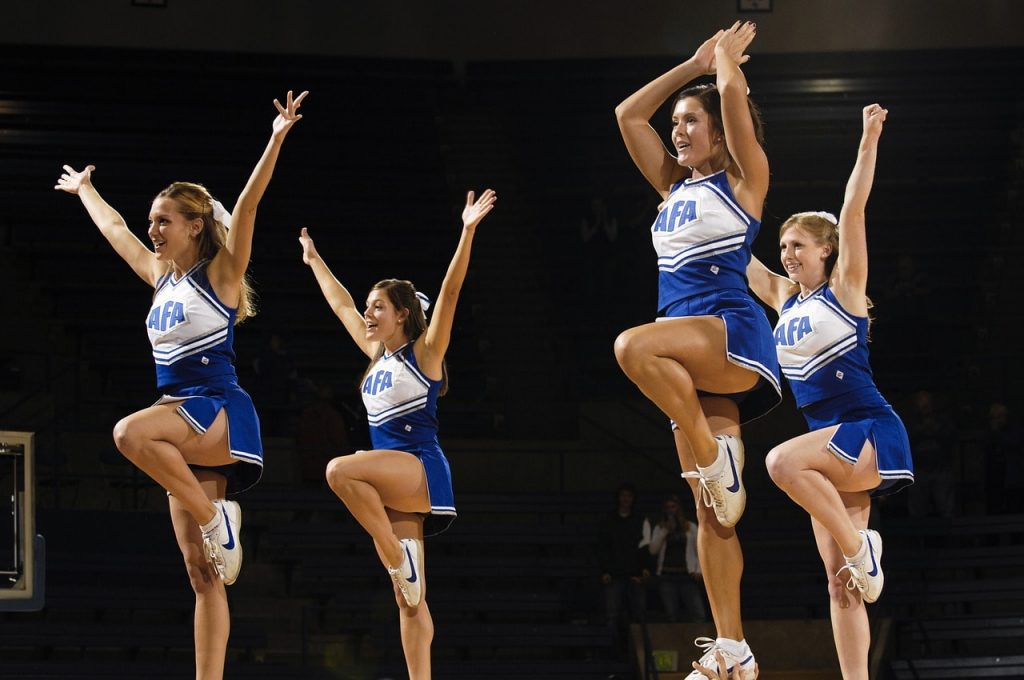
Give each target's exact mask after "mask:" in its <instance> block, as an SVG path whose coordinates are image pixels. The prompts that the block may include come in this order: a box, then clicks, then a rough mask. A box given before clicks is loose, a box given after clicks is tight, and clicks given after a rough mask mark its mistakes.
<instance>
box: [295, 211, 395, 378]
mask: <svg viewBox="0 0 1024 680" xmlns="http://www.w3.org/2000/svg"><path fill="white" fill-rule="evenodd" d="M299 244H300V245H301V246H302V261H303V262H305V263H306V264H308V265H309V268H310V269H312V270H313V275H314V276H315V277H316V282H317V283H319V284H320V290H321V291H322V292H323V294H324V298H326V299H327V304H329V305H330V306H331V309H332V310H333V311H334V314H335V315H336V316H337V317H338V318H339V319H340V320H341V324H342V325H343V326H344V327H345V330H346V331H348V334H349V335H351V336H352V339H353V340H354V341H355V343H356V344H357V345H359V349H361V350H362V351H363V354H365V355H366V356H368V357H370V358H371V359H372V358H373V357H375V356H376V355H377V345H378V344H379V343H376V342H371V341H369V340H367V339H366V320H365V319H364V318H363V315H362V314H361V313H360V311H359V309H358V308H357V307H356V301H355V300H354V299H352V294H351V293H349V292H348V289H347V288H345V286H343V285H341V282H340V281H338V279H337V278H335V276H334V274H333V273H331V269H330V267H328V266H327V263H326V262H324V261H323V259H322V258H321V257H320V253H318V252H317V250H316V245H314V243H313V239H312V238H311V237H310V235H309V232H308V231H307V230H306V228H305V227H303V228H302V232H301V233H300V234H299Z"/></svg>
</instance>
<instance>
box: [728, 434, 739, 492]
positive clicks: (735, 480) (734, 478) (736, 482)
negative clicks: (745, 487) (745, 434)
mask: <svg viewBox="0 0 1024 680" xmlns="http://www.w3.org/2000/svg"><path fill="white" fill-rule="evenodd" d="M725 455H726V456H728V458H729V467H730V468H732V484H731V485H730V486H727V487H725V490H726V491H728V492H729V493H736V492H737V491H739V490H740V476H739V475H738V474H736V461H735V460H733V457H732V449H730V448H729V442H725Z"/></svg>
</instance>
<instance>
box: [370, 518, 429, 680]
mask: <svg viewBox="0 0 1024 680" xmlns="http://www.w3.org/2000/svg"><path fill="white" fill-rule="evenodd" d="M387 514H388V519H389V520H390V521H391V526H392V531H393V532H394V535H395V536H397V537H398V538H399V539H402V538H415V539H418V540H420V541H422V540H423V518H422V517H421V516H420V515H417V514H413V513H408V512H398V511H397V510H391V509H390V508H389V509H388V511H387ZM378 553H380V551H379V550H378ZM381 559H382V560H383V559H384V557H383V555H381ZM424 571H425V569H424ZM424 577H425V574H424ZM423 588H424V590H423V599H422V600H421V601H420V604H419V606H417V607H410V606H409V605H408V603H407V602H406V601H405V598H404V597H403V596H402V593H401V591H399V590H398V586H395V601H396V602H397V603H398V621H399V625H400V627H401V631H402V650H403V651H404V652H405V664H406V666H407V667H408V670H409V680H430V644H431V642H432V641H433V639H434V620H433V619H432V618H431V616H430V608H429V607H428V606H427V592H426V580H425V578H424V582H423Z"/></svg>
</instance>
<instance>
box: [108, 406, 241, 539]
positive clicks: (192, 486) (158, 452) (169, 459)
mask: <svg viewBox="0 0 1024 680" xmlns="http://www.w3.org/2000/svg"><path fill="white" fill-rule="evenodd" d="M227 422H228V421H227V414H226V413H225V412H224V411H221V412H220V413H219V414H217V418H216V419H215V420H214V422H213V424H212V425H211V426H210V427H209V429H208V430H207V431H206V433H205V434H199V433H197V432H196V431H195V430H193V429H192V428H191V427H190V426H189V425H188V424H187V423H186V422H185V419H184V418H182V417H181V415H180V414H178V412H177V411H175V405H174V404H160V405H157V406H150V407H149V408H145V409H142V410H141V411H137V412H135V413H133V414H131V415H130V416H127V417H125V418H122V419H121V420H120V421H118V423H117V425H115V426H114V443H115V444H116V445H117V448H118V450H119V451H121V453H122V454H124V456H125V457H126V458H127V459H128V460H130V461H131V462H132V463H133V464H134V465H135V466H136V467H137V468H139V469H140V470H142V471H143V472H145V473H146V474H147V475H149V476H150V477H151V478H152V479H153V480H154V481H156V483H157V484H159V485H160V486H162V487H163V488H164V489H165V490H166V491H167V492H168V493H170V494H171V495H172V496H174V498H175V499H176V500H177V501H178V503H179V504H180V505H181V507H182V508H184V509H185V510H187V511H188V513H189V514H191V515H192V517H193V519H194V520H195V521H196V522H197V523H199V524H205V523H207V522H209V521H210V520H211V519H212V518H213V516H214V515H216V514H217V510H216V508H215V507H214V506H213V503H211V502H210V499H209V497H208V496H207V494H206V493H205V492H204V491H203V489H202V487H201V486H200V485H199V482H198V481H197V480H196V477H195V475H194V474H192V471H191V470H190V469H189V467H188V465H189V463H192V464H194V465H206V466H211V467H214V466H218V465H228V464H231V463H234V462H235V460H234V459H233V458H231V456H230V454H229V453H228V439H227Z"/></svg>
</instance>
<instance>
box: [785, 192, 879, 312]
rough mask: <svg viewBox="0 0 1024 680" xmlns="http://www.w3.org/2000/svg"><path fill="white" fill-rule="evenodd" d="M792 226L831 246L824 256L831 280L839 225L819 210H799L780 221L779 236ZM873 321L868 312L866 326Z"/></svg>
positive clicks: (868, 300)
mask: <svg viewBox="0 0 1024 680" xmlns="http://www.w3.org/2000/svg"><path fill="white" fill-rule="evenodd" d="M792 227H800V228H801V229H803V230H804V231H806V232H807V233H808V234H810V235H811V236H812V237H813V238H814V240H815V241H817V242H818V243H819V244H820V245H823V244H826V243H827V244H828V245H830V246H832V252H830V253H829V254H828V257H826V258H825V281H826V282H827V281H831V280H832V270H833V269H835V267H836V262H837V261H838V260H839V225H838V224H837V223H836V222H833V221H832V220H830V219H828V218H827V217H825V215H824V214H822V213H821V212H799V213H796V214H794V215H790V216H789V218H788V219H787V220H786V221H785V222H783V223H782V226H781V227H779V238H780V239H781V238H782V236H783V235H784V234H785V233H786V232H787V231H788V230H789V229H790V228H792ZM864 297H865V299H866V300H867V304H868V309H869V310H870V309H873V308H874V306H875V303H874V302H872V301H871V298H870V297H868V296H866V295H865V296H864ZM872 321H874V319H873V318H872V316H871V314H870V313H869V314H868V327H869V328H870V326H871V322H872Z"/></svg>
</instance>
